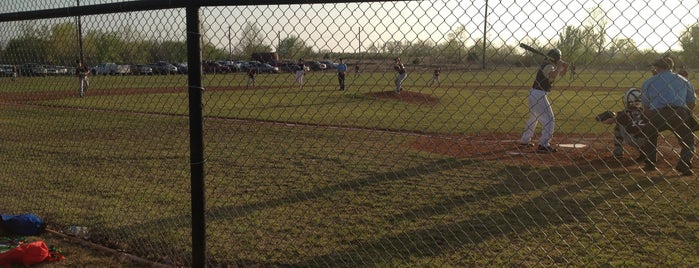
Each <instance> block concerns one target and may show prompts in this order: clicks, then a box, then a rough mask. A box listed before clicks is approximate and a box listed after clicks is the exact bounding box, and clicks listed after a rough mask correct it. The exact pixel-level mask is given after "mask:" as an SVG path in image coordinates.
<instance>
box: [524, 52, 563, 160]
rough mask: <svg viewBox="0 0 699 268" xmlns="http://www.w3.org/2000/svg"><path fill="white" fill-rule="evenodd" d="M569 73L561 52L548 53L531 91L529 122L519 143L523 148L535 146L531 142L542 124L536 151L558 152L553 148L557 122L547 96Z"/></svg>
mask: <svg viewBox="0 0 699 268" xmlns="http://www.w3.org/2000/svg"><path fill="white" fill-rule="evenodd" d="M567 71H568V64H567V63H566V62H564V61H563V60H561V51H560V50H558V49H556V48H554V49H551V50H550V51H549V52H548V53H547V57H546V61H545V62H543V63H542V64H541V66H539V69H538V70H537V72H536V78H535V79H534V84H533V85H532V89H531V90H530V91H529V97H528V101H529V120H527V125H526V126H525V129H524V133H523V134H522V138H520V141H519V142H520V145H521V146H526V147H531V146H534V144H532V143H530V141H531V138H532V136H534V131H535V130H536V125H537V124H538V123H541V126H542V130H541V138H540V139H539V146H538V147H537V149H536V151H537V152H539V153H553V152H556V148H553V147H551V138H552V137H553V129H554V124H555V122H554V117H553V109H551V102H549V99H548V97H547V94H548V93H549V92H550V91H551V86H552V85H553V82H554V81H555V80H556V78H558V77H559V76H564V75H565V74H566V72H567Z"/></svg>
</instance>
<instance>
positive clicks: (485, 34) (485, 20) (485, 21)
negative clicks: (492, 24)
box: [483, 0, 488, 70]
mask: <svg viewBox="0 0 699 268" xmlns="http://www.w3.org/2000/svg"><path fill="white" fill-rule="evenodd" d="M487 38H488V0H485V16H484V17H483V70H485V48H486V44H487V41H486V40H487Z"/></svg>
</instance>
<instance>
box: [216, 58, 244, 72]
mask: <svg viewBox="0 0 699 268" xmlns="http://www.w3.org/2000/svg"><path fill="white" fill-rule="evenodd" d="M218 63H220V64H223V65H225V66H228V68H229V69H230V70H231V72H240V71H242V70H243V62H242V61H231V60H224V61H219V62H218Z"/></svg>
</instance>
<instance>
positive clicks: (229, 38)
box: [228, 25, 233, 60]
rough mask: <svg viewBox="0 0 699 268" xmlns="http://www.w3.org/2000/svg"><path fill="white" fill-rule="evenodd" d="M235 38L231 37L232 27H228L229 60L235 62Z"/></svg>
mask: <svg viewBox="0 0 699 268" xmlns="http://www.w3.org/2000/svg"><path fill="white" fill-rule="evenodd" d="M232 40H233V38H232V37H231V26H230V25H228V60H233V49H232V45H231V43H233V41H232Z"/></svg>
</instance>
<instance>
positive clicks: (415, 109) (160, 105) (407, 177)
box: [0, 68, 699, 267]
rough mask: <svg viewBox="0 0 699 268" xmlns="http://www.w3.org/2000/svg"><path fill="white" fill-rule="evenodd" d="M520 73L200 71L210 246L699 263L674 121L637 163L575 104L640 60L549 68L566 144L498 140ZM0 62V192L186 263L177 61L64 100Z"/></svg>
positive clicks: (226, 262) (536, 261)
mask: <svg viewBox="0 0 699 268" xmlns="http://www.w3.org/2000/svg"><path fill="white" fill-rule="evenodd" d="M533 72H534V69H527V68H515V69H502V70H499V69H497V70H488V71H473V72H449V71H444V72H443V76H442V79H441V80H442V83H441V85H440V86H439V87H428V86H426V85H427V83H428V82H429V81H430V80H431V78H432V77H431V73H430V72H428V71H426V72H424V73H409V75H408V79H407V80H406V81H405V83H404V89H403V90H404V91H403V92H401V94H400V95H396V94H394V93H392V90H393V84H392V79H393V74H392V73H383V72H373V73H372V72H367V73H362V74H359V75H354V74H352V75H348V78H347V79H348V80H347V85H348V89H347V90H345V91H340V90H338V86H337V78H336V76H335V75H334V74H333V73H332V72H326V73H323V72H313V73H309V74H308V75H307V76H306V81H307V84H306V85H305V86H304V87H303V88H300V87H299V86H298V84H295V82H294V78H293V76H292V75H291V74H260V75H259V76H258V78H257V86H256V87H254V88H247V87H246V77H245V75H244V74H217V75H207V76H205V78H204V87H205V88H204V97H203V103H204V115H205V120H204V129H205V133H204V134H205V154H206V159H207V160H206V163H205V168H206V198H207V200H206V205H207V211H206V215H207V248H208V250H207V253H208V254H209V256H208V258H209V262H210V264H211V265H212V266H215V267H227V266H228V267H239V266H244V267H248V266H251V267H288V266H299V267H357V266H360V267H406V266H409V267H437V266H438V267H481V266H491V267H492V266H497V267H501V266H525V267H529V266H569V265H571V266H613V267H617V266H632V267H637V266H654V267H657V266H681V267H691V266H697V265H699V255H698V254H697V249H699V220H698V219H697V215H698V212H699V202H697V186H699V185H698V182H697V180H696V178H693V177H679V176H678V174H676V173H675V172H674V171H673V170H672V166H673V164H674V163H675V161H676V159H677V155H676V152H675V151H676V146H675V145H674V142H675V140H674V137H672V136H671V135H670V134H668V133H665V135H666V136H667V137H666V138H667V141H665V140H664V139H661V144H660V151H661V153H662V158H661V159H664V160H661V161H659V164H658V166H659V171H654V172H650V173H646V172H644V171H642V170H641V169H640V168H639V165H638V164H637V163H635V162H634V161H633V159H634V158H635V156H636V152H635V151H634V150H633V149H632V148H628V147H627V156H625V157H623V158H614V157H612V153H611V149H612V148H613V147H612V146H613V145H612V134H611V131H612V126H610V125H604V124H601V123H598V122H596V121H595V120H594V117H595V115H596V114H598V113H600V112H602V111H606V110H620V109H622V103H621V96H622V95H623V92H624V91H625V90H626V89H628V88H629V87H640V85H641V83H642V82H643V81H644V79H645V78H646V77H647V76H648V75H649V74H648V72H647V71H645V70H643V71H607V70H582V71H580V72H579V74H578V76H576V77H575V78H570V77H566V78H564V79H562V80H560V81H558V82H557V83H556V85H555V89H554V92H552V93H551V94H550V95H549V97H550V99H551V101H552V103H553V108H554V113H555V115H556V124H557V125H556V133H555V134H554V140H553V142H554V143H555V144H561V145H569V144H574V145H576V146H573V147H574V148H569V147H561V150H560V151H559V152H557V153H554V154H536V153H534V152H533V151H530V150H528V149H521V148H518V147H517V146H516V144H515V143H516V139H517V138H518V137H519V135H520V133H521V131H522V130H523V127H524V123H525V122H524V121H525V120H526V118H527V107H526V96H527V93H528V89H529V86H530V84H531V78H532V74H533ZM693 77H696V76H695V75H694V76H693ZM2 79H4V80H6V81H3V82H2V84H1V85H0V91H1V93H0V101H2V102H3V105H2V106H3V107H2V109H0V118H2V122H3V125H4V127H3V128H1V129H0V137H1V139H2V141H3V142H2V146H1V147H0V148H1V149H2V150H3V152H4V153H3V154H2V156H0V157H2V158H3V161H4V162H5V163H8V164H6V165H5V168H4V169H2V171H0V174H1V175H2V176H3V177H4V178H6V179H3V180H0V188H1V189H3V190H4V191H3V192H4V193H15V194H4V195H0V203H1V204H3V207H4V208H13V209H14V210H15V211H16V212H24V211H31V212H34V213H36V214H38V215H40V216H41V217H42V218H44V219H45V220H46V221H47V222H48V223H49V228H51V229H54V230H58V231H60V230H63V229H65V228H66V227H67V226H70V225H80V226H88V227H89V228H90V230H91V232H90V237H89V238H88V239H89V240H90V241H93V242H95V243H97V244H100V245H104V246H107V247H110V248H114V249H118V250H120V251H123V252H128V253H131V254H134V255H137V256H141V257H143V258H146V259H148V260H152V261H156V262H159V263H164V264H172V265H185V266H186V264H187V260H188V258H189V256H190V255H189V254H191V245H190V243H191V242H190V237H191V236H190V228H191V226H190V224H191V223H190V218H189V217H190V199H189V198H190V191H189V190H190V181H189V178H190V174H189V168H190V163H189V149H190V148H189V126H188V123H189V121H188V118H187V115H188V110H187V109H188V106H187V104H188V95H187V90H188V89H187V86H186V83H187V80H186V76H182V75H170V76H97V77H92V79H91V87H90V90H89V91H88V93H87V96H86V97H84V98H78V97H77V90H76V89H75V86H76V84H77V83H76V81H75V78H73V77H38V78H24V77H23V78H20V79H18V80H17V81H13V82H10V81H9V78H2ZM693 80H694V84H695V85H696V84H697V83H696V82H697V80H696V79H693ZM537 132H538V131H537ZM9 163H11V164H9ZM37 197H39V198H37ZM68 255H69V254H68ZM53 265H55V267H63V266H65V267H74V266H80V265H81V263H80V260H79V258H78V257H77V256H76V258H73V259H72V260H71V258H70V257H69V258H68V259H67V260H66V261H64V262H61V263H56V264H53ZM52 267H53V266H52Z"/></svg>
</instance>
